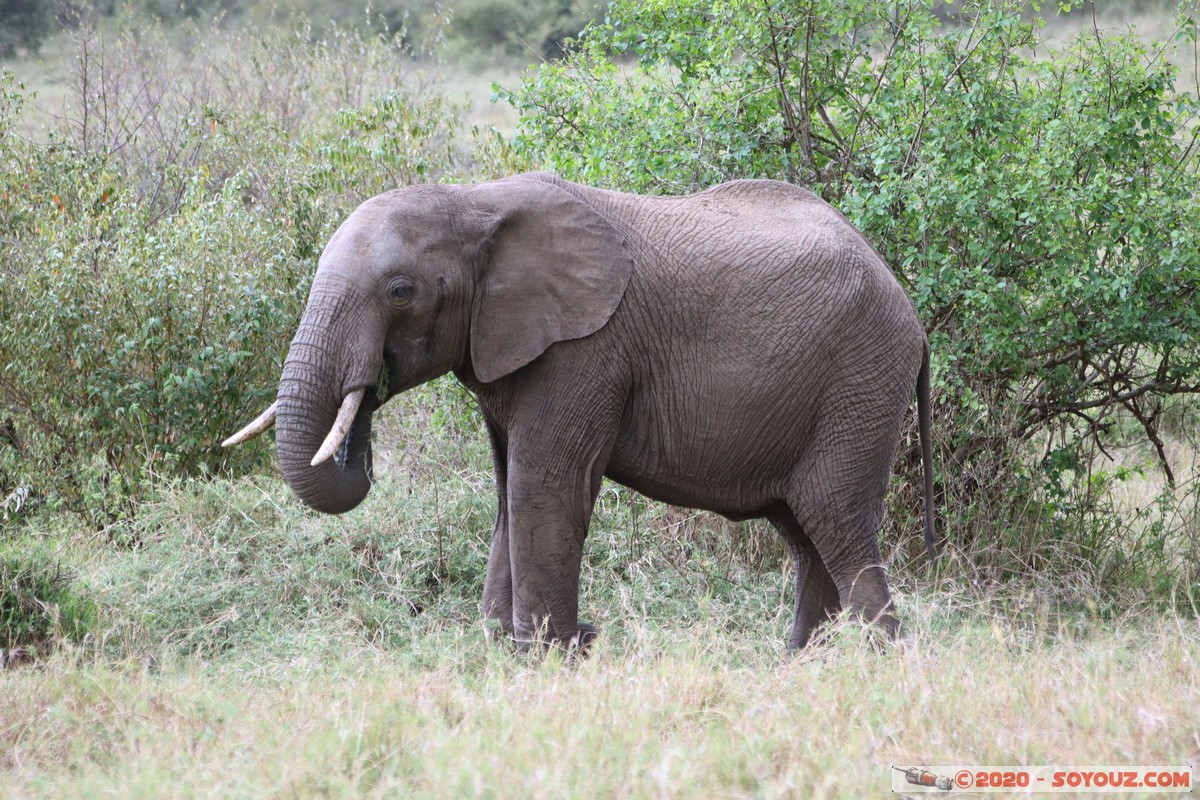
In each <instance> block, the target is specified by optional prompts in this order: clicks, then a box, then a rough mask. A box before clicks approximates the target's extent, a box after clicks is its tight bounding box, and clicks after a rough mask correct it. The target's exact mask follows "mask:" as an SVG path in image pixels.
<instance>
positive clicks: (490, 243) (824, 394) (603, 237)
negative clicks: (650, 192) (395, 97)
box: [276, 174, 929, 647]
mask: <svg viewBox="0 0 1200 800" xmlns="http://www.w3.org/2000/svg"><path fill="white" fill-rule="evenodd" d="M927 365H928V346H927V344H926V339H925V334H924V331H923V329H922V326H921V324H920V322H919V321H918V319H917V316H916V313H915V312H914V309H913V305H912V303H911V302H910V301H909V299H908V297H906V295H905V293H904V292H903V290H902V289H901V288H900V286H899V285H898V284H897V282H896V280H895V278H894V277H893V276H892V274H891V273H890V272H889V270H888V269H887V267H886V266H885V265H884V264H883V262H882V261H881V260H880V258H879V256H878V255H877V254H876V253H875V251H874V250H873V249H872V248H871V246H870V245H869V244H868V243H867V241H866V240H865V239H864V238H863V237H862V236H861V235H860V234H859V233H858V232H857V231H856V230H855V229H854V228H853V227H851V225H850V224H849V222H848V221H847V220H846V219H845V218H844V217H843V216H841V215H840V214H839V213H838V212H836V211H835V210H833V209H832V208H831V207H830V206H828V205H827V204H826V203H824V202H823V201H821V200H819V199H818V198H817V197H816V196H815V195H813V194H811V193H809V192H807V191H805V190H803V189H799V188H796V187H794V186H789V185H787V184H783V183H776V182H772V181H738V182H734V183H729V184H725V185H722V186H717V187H715V188H713V189H710V190H708V191H706V192H703V193H701V194H697V195H693V196H690V197H677V198H666V197H639V196H633V195H625V194H618V193H614V192H607V191H599V190H595V189H590V188H586V187H583V186H578V185H575V184H571V183H567V182H565V181H562V180H559V179H557V178H555V177H552V176H550V175H545V174H530V175H521V176H517V177H513V178H508V179H505V180H501V181H496V182H493V183H486V184H481V185H477V186H416V187H411V188H405V189H399V190H396V191H393V192H389V193H387V194H383V195H380V196H379V197H376V198H374V199H372V200H369V201H368V202H366V203H364V204H363V205H362V206H361V207H359V208H358V209H357V210H356V211H355V212H354V213H353V214H352V215H351V216H350V218H349V219H348V220H346V222H345V223H344V224H343V225H342V226H341V228H340V229H339V230H338V231H337V233H336V234H334V236H333V238H332V239H331V240H330V242H329V245H328V246H327V247H326V249H325V252H324V254H323V255H322V256H321V260H320V265H319V268H318V269H317V274H316V277H315V279H314V281H313V285H312V291H311V295H310V297H309V301H308V307H307V309H306V311H305V313H304V318H303V320H302V322H301V324H300V329H299V331H298V332H297V333H296V337H295V339H294V341H293V342H292V346H291V350H290V351H289V353H288V356H287V361H286V364H285V366H284V370H283V376H282V379H281V382H280V385H279V396H278V417H277V421H276V426H277V429H278V430H277V442H278V448H279V462H280V465H281V467H282V470H283V473H284V475H285V477H286V479H287V481H288V483H289V484H290V485H291V486H292V488H293V489H295V491H296V492H297V494H299V496H300V497H301V498H302V499H303V500H304V502H305V503H307V504H308V505H310V506H312V507H313V508H316V509H319V510H321V511H326V512H329V513H340V512H344V511H348V510H350V509H352V508H354V507H355V506H356V505H358V503H359V502H361V501H362V499H363V497H364V496H365V495H366V493H367V491H368V489H369V488H370V483H371V478H370V461H371V446H370V442H369V431H370V417H371V412H372V411H373V410H374V409H375V407H376V406H377V405H378V401H377V400H376V399H375V398H376V395H377V394H379V395H382V396H384V397H390V396H391V395H394V394H396V393H397V392H402V391H404V390H405V389H408V388H410V387H413V386H416V385H418V384H420V383H423V382H425V381H428V380H430V379H431V378H434V377H436V376H439V375H442V374H445V373H447V372H453V373H454V374H455V375H456V376H457V377H458V378H459V380H461V381H462V382H463V384H465V385H466V386H467V387H468V388H469V389H470V390H471V391H472V392H474V393H475V395H476V396H477V397H478V400H479V406H480V408H481V409H482V412H483V416H484V418H485V419H486V421H487V428H488V432H489V434H490V437H491V444H492V451H493V454H494V460H495V471H496V490H497V495H498V501H499V503H498V505H499V508H498V512H497V515H496V525H495V529H494V532H493V534H492V542H491V553H490V556H489V559H488V567H487V576H486V579H485V583H484V592H483V613H484V615H485V616H486V617H488V618H490V619H494V620H497V621H498V622H499V624H500V625H501V626H503V628H504V630H505V631H507V632H508V633H510V634H511V635H513V636H514V637H515V638H516V640H517V641H518V642H522V643H529V642H531V641H534V640H536V639H538V637H539V636H544V637H547V638H549V639H550V640H553V641H558V642H564V643H565V642H571V641H574V642H576V643H580V644H584V645H586V644H587V643H588V642H589V641H590V640H591V638H592V637H593V636H594V634H595V628H593V627H592V626H590V625H588V624H586V623H583V622H580V621H579V619H578V616H577V609H578V598H579V571H580V558H581V554H582V550H583V542H584V537H585V536H586V535H587V532H588V523H589V520H590V517H591V512H592V505H593V503H594V501H595V499H596V496H597V493H598V491H599V489H600V483H601V479H602V478H603V477H604V476H608V477H610V478H612V479H613V480H615V481H618V482H620V483H622V484H625V485H626V486H630V487H632V488H633V489H636V490H637V491H639V492H642V493H643V494H645V495H647V496H649V497H652V498H654V499H656V500H661V501H664V502H667V503H673V504H675V505H680V506H690V507H695V508H703V509H709V510H712V511H715V512H718V513H720V514H723V515H725V516H726V517H729V518H730V519H734V520H744V519H751V518H762V517H765V518H766V519H769V520H770V521H771V522H772V523H773V524H774V526H775V527H776V528H777V529H778V531H779V533H780V534H781V535H782V536H783V537H784V539H785V540H786V541H787V543H788V545H789V546H790V548H791V551H792V553H793V554H794V557H795V562H796V568H797V569H796V575H797V577H796V603H795V620H794V624H793V628H792V634H791V641H790V644H791V645H792V646H793V647H803V646H804V645H805V643H806V642H808V640H809V637H810V636H811V634H812V632H813V630H814V627H815V626H817V625H818V624H819V623H820V622H821V621H822V620H824V619H826V618H827V617H828V616H829V615H832V614H836V613H838V612H839V611H840V610H841V609H842V608H850V609H853V610H854V611H855V612H856V613H857V614H859V615H860V616H861V617H863V618H865V619H867V620H871V621H875V622H877V623H878V624H879V625H881V626H882V627H883V628H884V629H886V631H887V632H888V633H889V634H890V635H892V636H894V635H895V634H896V633H897V630H898V627H899V623H898V621H897V619H896V617H895V616H894V614H893V606H892V601H891V597H890V595H889V593H888V587H887V584H886V581H885V574H884V569H883V567H882V566H881V564H880V558H879V551H878V545H877V543H876V533H877V530H878V527H879V523H880V519H881V517H882V514H883V498H884V492H885V489H886V487H887V481H888V474H889V471H890V467H891V463H892V460H893V458H894V455H895V450H896V444H897V440H898V438H899V431H900V426H901V422H902V419H903V417H904V415H905V413H906V411H907V408H908V406H909V402H910V398H911V396H912V394H913V391H914V389H918V388H919V389H920V391H919V392H918V395H919V406H920V410H921V411H922V414H921V422H922V423H923V424H922V425H921V433H922V437H923V440H924V444H925V445H926V446H925V448H924V453H925V455H926V487H928V485H929V474H928V473H929V465H928V454H929V448H928V441H929V437H928V430H927V428H928V400H927V398H928V366H927ZM381 375H386V380H387V385H386V386H385V387H382V389H380V387H378V383H379V381H380V380H381ZM918 378H920V386H919V387H918ZM361 387H369V390H368V392H367V395H366V398H367V399H366V400H365V401H364V403H363V406H362V408H361V409H360V410H359V412H358V415H357V417H355V424H354V426H353V429H352V430H351V432H350V434H349V436H348V437H347V439H346V440H345V443H344V444H343V446H342V448H341V450H340V451H339V452H338V454H337V456H336V457H335V458H334V459H332V460H330V461H327V462H326V463H324V464H322V465H320V466H318V467H313V466H311V465H310V463H309V462H310V460H311V459H312V457H313V454H314V452H316V450H317V448H318V446H319V445H320V443H321V441H322V440H323V439H324V438H325V436H326V434H327V433H328V431H329V430H330V426H331V423H332V421H333V419H334V416H335V414H336V412H337V409H338V406H339V404H340V403H341V401H342V399H343V397H344V396H346V395H347V394H348V393H350V392H352V391H353V390H355V389H358V388H361ZM926 502H927V505H926V510H927V513H928V510H929V506H928V491H927V499H926ZM926 533H927V536H928V535H929V530H928V522H927V532H926Z"/></svg>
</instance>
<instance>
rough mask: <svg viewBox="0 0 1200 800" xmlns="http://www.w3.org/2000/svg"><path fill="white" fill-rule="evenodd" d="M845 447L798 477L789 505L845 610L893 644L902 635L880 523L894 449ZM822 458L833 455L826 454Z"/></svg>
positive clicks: (861, 444)
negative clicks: (884, 634) (879, 630)
mask: <svg viewBox="0 0 1200 800" xmlns="http://www.w3.org/2000/svg"><path fill="white" fill-rule="evenodd" d="M858 445H859V446H858V447H855V446H853V444H850V445H847V444H846V443H842V448H841V450H840V451H838V456H839V457H837V458H827V459H825V460H824V461H821V462H820V463H817V464H815V465H813V466H812V467H811V468H810V469H809V470H808V471H807V473H806V474H804V475H803V476H798V478H797V481H796V485H795V487H794V491H793V494H792V496H791V497H790V498H789V505H790V506H791V509H792V512H793V513H794V514H795V516H796V520H797V521H798V522H799V524H800V526H801V529H802V530H803V531H804V533H806V534H808V539H809V540H810V541H811V543H812V546H813V547H814V548H815V550H816V554H815V555H816V557H817V558H816V559H814V558H813V557H810V561H812V560H819V561H820V562H821V563H823V564H824V567H825V569H826V570H828V575H829V577H830V579H831V580H832V581H833V584H834V585H835V586H836V587H837V593H838V597H839V599H840V601H841V604H842V607H844V608H847V609H850V610H851V611H853V612H854V613H855V614H856V615H857V616H858V617H860V618H861V619H863V620H864V621H866V622H870V623H875V624H877V625H879V626H881V627H882V628H883V629H884V630H885V631H886V632H887V633H888V635H889V636H890V637H891V638H895V637H896V636H897V635H898V634H899V631H900V621H899V620H898V619H897V618H896V615H895V613H894V612H895V607H894V605H893V604H892V596H891V593H890V592H889V591H888V586H887V573H886V570H885V569H884V567H883V563H882V561H881V559H880V557H879V543H878V541H877V538H876V537H877V536H878V533H879V523H880V521H881V520H882V519H883V498H884V493H885V491H886V489H887V479H888V473H889V471H890V465H891V458H890V455H891V452H892V448H891V446H890V445H889V444H888V443H882V444H880V445H879V446H877V447H871V446H870V443H869V442H859V443H858ZM818 452H824V453H829V452H830V450H829V449H828V448H820V449H819V450H818Z"/></svg>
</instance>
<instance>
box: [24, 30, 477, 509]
mask: <svg viewBox="0 0 1200 800" xmlns="http://www.w3.org/2000/svg"><path fill="white" fill-rule="evenodd" d="M196 33H197V36H196V37H195V39H194V41H193V43H192V45H191V49H190V50H188V49H184V50H182V51H180V50H179V49H178V47H177V46H176V45H175V44H174V43H172V42H171V41H169V40H168V38H167V37H166V35H165V34H164V33H163V32H162V31H160V30H157V29H155V28H154V27H152V26H151V27H149V28H142V29H137V30H134V29H126V30H121V31H117V32H116V33H112V32H103V31H97V30H94V29H84V30H81V31H80V33H79V34H78V36H77V40H76V41H77V48H78V57H77V61H76V64H77V67H76V69H77V71H76V73H75V75H74V77H73V79H72V86H73V90H74V92H75V96H74V97H73V99H72V101H71V107H72V108H73V109H74V110H73V111H71V112H70V115H69V116H67V117H66V118H65V119H64V121H63V122H62V123H60V124H58V125H56V126H54V127H52V128H50V129H49V130H48V131H46V141H45V142H31V141H26V140H23V139H21V138H19V137H18V136H17V135H16V134H15V133H14V128H15V121H16V119H17V118H18V115H19V113H20V107H21V103H22V101H23V96H22V94H21V92H20V90H19V88H18V87H16V86H15V84H14V83H13V81H12V79H11V77H9V78H7V79H5V82H4V84H3V86H2V87H0V88H2V90H3V91H2V92H0V163H2V164H3V169H2V170H0V230H3V231H4V232H5V233H4V236H5V239H6V242H5V245H6V259H5V263H4V264H3V266H2V267H0V269H2V270H3V275H4V280H3V281H0V318H3V320H4V324H3V325H2V326H0V409H3V410H4V413H3V415H0V495H8V494H9V493H10V492H11V491H13V489H14V488H15V487H17V486H21V487H24V488H25V489H26V490H27V491H28V492H29V493H30V494H31V495H32V496H33V497H35V498H40V499H41V500H43V501H47V502H49V503H50V504H51V505H53V506H55V507H62V508H66V509H70V510H73V511H78V512H80V513H82V514H84V515H85V516H87V517H88V518H89V519H90V520H92V522H93V523H94V524H96V525H105V524H107V523H109V522H112V521H113V520H115V519H118V518H120V517H122V516H124V515H126V514H128V513H129V512H130V511H131V510H132V509H133V507H134V506H135V505H136V503H137V502H139V501H140V500H141V499H142V498H143V497H144V494H145V490H146V488H147V487H148V486H149V485H150V484H151V482H152V481H151V479H152V478H153V477H155V476H167V477H169V476H176V475H195V474H205V473H220V472H224V471H226V470H230V469H234V468H237V469H245V468H248V467H252V466H253V465H254V464H256V463H259V462H260V461H261V460H262V459H263V456H264V454H265V453H266V448H265V447H263V446H261V445H260V446H251V447H247V448H237V449H235V450H233V451H228V452H226V451H223V450H222V449H221V448H220V447H219V442H220V441H221V440H222V439H223V438H224V437H225V436H227V435H228V434H229V433H231V432H232V431H234V430H236V429H237V428H238V427H240V426H241V424H243V423H244V422H245V421H246V420H247V419H248V418H250V417H252V416H253V415H254V414H256V413H257V412H258V411H260V410H261V409H262V408H263V407H265V406H266V405H267V404H269V402H270V400H271V399H272V397H271V395H272V394H273V392H272V389H273V387H274V386H275V384H276V381H277V379H278V375H279V370H280V364H281V361H282V358H283V355H284V353H285V352H286V348H287V344H288V341H289V339H290V337H291V334H292V332H293V331H294V329H295V326H296V324H297V321H298V319H299V316H300V313H301V310H302V308H303V304H304V299H305V295H304V293H305V291H306V290H307V287H308V285H309V283H310V279H311V275H312V272H313V271H314V270H315V267H316V257H317V255H318V254H319V253H320V251H321V249H322V247H323V246H324V242H325V241H326V240H327V238H328V237H329V235H330V234H331V233H332V231H333V229H334V227H335V226H336V225H337V224H338V223H339V222H340V221H341V219H343V218H344V217H345V215H346V214H348V213H349V211H350V210H351V209H352V208H353V207H354V206H355V205H356V204H357V203H358V202H359V201H361V200H363V199H365V198H366V197H368V196H371V195H373V194H377V193H378V192H380V191H383V190H385V189H388V188H393V187H394V186H396V185H400V184H404V183H410V182H415V181H437V180H440V179H441V178H442V176H443V175H444V174H445V173H446V171H447V170H449V169H450V168H451V165H452V162H453V160H454V159H455V157H456V150H455V143H454V142H455V139H454V136H453V132H454V131H455V130H456V129H457V127H458V122H457V116H456V110H455V109H454V108H453V107H452V106H450V105H449V104H447V103H446V101H445V100H444V99H443V98H442V96H441V94H440V93H438V92H436V91H435V90H434V89H433V88H431V84H430V83H428V82H427V81H425V80H424V79H423V78H422V77H421V76H419V75H416V74H413V75H411V76H410V75H409V74H408V67H409V66H410V64H411V61H410V56H409V55H408V52H407V51H406V50H405V49H404V48H403V47H402V46H401V45H400V43H398V42H397V41H396V40H395V39H390V38H386V37H377V36H372V35H369V34H363V33H357V32H354V31H343V30H334V31H333V32H332V33H330V34H329V36H328V38H326V39H322V40H316V41H314V40H312V39H311V38H310V33H311V30H310V29H309V28H308V27H307V25H306V24H305V23H304V22H303V21H302V20H299V21H296V22H294V23H293V24H292V25H291V26H290V27H288V28H286V29H283V30H281V31H276V32H272V33H269V34H261V33H259V32H257V31H253V30H250V31H246V32H244V33H242V34H239V35H238V36H236V37H235V38H234V41H233V42H232V43H230V44H228V45H226V46H225V47H224V48H223V47H222V46H213V45H212V41H210V40H205V39H204V38H203V37H201V36H200V35H199V31H197V32H196ZM215 41H217V42H225V41H227V40H226V39H223V38H216V39H215Z"/></svg>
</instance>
